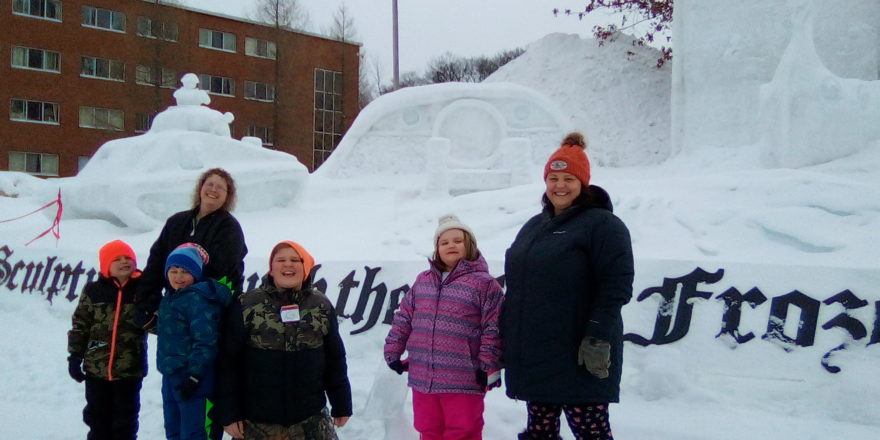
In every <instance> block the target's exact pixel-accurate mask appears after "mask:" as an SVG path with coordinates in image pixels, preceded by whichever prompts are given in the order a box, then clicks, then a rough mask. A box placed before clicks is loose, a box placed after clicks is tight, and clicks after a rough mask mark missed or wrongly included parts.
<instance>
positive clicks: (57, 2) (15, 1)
mask: <svg viewBox="0 0 880 440" xmlns="http://www.w3.org/2000/svg"><path fill="white" fill-rule="evenodd" d="M32 1H33V0H12V14H13V15H20V16H22V17H31V18H36V19H40V20H48V21H55V22H58V23H61V20H62V18H63V11H62V9H61V0H37V1H40V2H41V3H42V4H43V11H44V12H47V11H49V8H47V7H46V5H48V4H53V5H54V7H55V12H56V14H57V17H49V16H47V15H35V14H32V13H31V5H33V3H32ZM19 5H27V9H28V11H27V12H25V11H19V10H16V6H19Z"/></svg>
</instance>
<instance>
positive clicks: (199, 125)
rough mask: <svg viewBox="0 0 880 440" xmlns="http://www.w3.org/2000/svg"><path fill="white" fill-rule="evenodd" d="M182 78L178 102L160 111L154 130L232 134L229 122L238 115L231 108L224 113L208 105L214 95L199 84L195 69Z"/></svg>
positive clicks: (177, 94) (154, 131) (154, 122)
mask: <svg viewBox="0 0 880 440" xmlns="http://www.w3.org/2000/svg"><path fill="white" fill-rule="evenodd" d="M180 82H181V83H183V87H181V88H179V89H177V90H175V91H174V99H175V100H176V101H177V106H175V107H168V108H167V109H166V110H165V111H163V112H162V113H159V114H158V115H156V117H155V118H154V119H153V124H152V126H151V127H150V132H153V133H158V132H162V131H173V130H185V131H198V132H203V133H211V134H215V135H217V136H225V137H231V133H230V131H229V124H231V123H232V121H233V120H234V119H235V117H234V116H233V115H232V113H229V112H226V113H220V112H218V111H217V110H214V109H212V108H209V107H204V106H206V105H208V104H210V103H211V97H210V95H208V92H206V91H204V90H201V89H198V88H197V87H196V86H198V85H199V77H197V76H196V75H195V74H194V73H187V74H186V75H183V78H181V79H180Z"/></svg>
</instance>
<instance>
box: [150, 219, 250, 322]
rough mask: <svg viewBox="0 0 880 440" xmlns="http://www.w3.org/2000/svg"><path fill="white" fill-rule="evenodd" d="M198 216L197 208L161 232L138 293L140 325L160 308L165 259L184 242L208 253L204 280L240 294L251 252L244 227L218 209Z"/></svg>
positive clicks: (152, 250) (164, 285)
mask: <svg viewBox="0 0 880 440" xmlns="http://www.w3.org/2000/svg"><path fill="white" fill-rule="evenodd" d="M197 214H198V208H195V209H191V210H189V211H181V212H178V213H176V214H174V215H172V216H171V217H168V220H167V221H165V226H164V227H163V228H162V232H161V233H160V234H159V237H158V238H157V239H156V241H155V242H154V243H153V246H152V247H150V257H149V259H148V260H147V266H146V267H145V268H144V272H143V276H142V277H141V282H140V287H139V288H138V292H137V298H138V311H137V314H136V322H138V324H139V325H143V323H144V322H145V321H147V320H149V316H150V315H152V313H154V312H155V311H156V310H157V309H158V308H159V301H160V300H161V299H162V291H163V290H164V289H165V288H166V287H168V281H167V280H166V279H165V260H166V259H167V258H168V254H170V253H171V251H173V250H174V249H175V248H176V247H177V246H180V245H181V244H183V243H187V242H191V243H196V244H198V245H200V246H202V247H203V248H204V249H205V250H206V251H207V252H208V257H209V259H208V264H206V265H205V267H204V269H203V272H202V275H203V276H204V277H205V278H213V279H215V280H217V281H221V282H223V284H227V285H228V286H229V288H230V290H232V292H233V295H238V294H240V293H241V288H242V283H243V279H244V257H245V255H247V252H248V250H247V245H246V244H245V241H244V232H242V229H241V225H240V224H239V223H238V220H236V219H235V217H234V216H233V215H232V214H230V213H229V212H227V211H225V210H223V209H218V210H217V211H214V212H212V213H210V214H208V215H206V216H204V217H202V218H201V219H200V220H198V221H196V215H197ZM224 278H225V280H224ZM141 321H144V322H141Z"/></svg>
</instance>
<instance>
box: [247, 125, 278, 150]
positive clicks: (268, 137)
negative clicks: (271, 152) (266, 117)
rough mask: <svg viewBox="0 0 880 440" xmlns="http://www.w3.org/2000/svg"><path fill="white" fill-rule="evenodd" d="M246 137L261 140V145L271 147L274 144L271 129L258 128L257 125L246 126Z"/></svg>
mask: <svg viewBox="0 0 880 440" xmlns="http://www.w3.org/2000/svg"><path fill="white" fill-rule="evenodd" d="M247 135H248V136H255V137H258V138H260V139H262V140H263V145H266V146H271V145H273V144H274V143H275V141H274V139H275V137H274V135H273V131H272V127H260V126H257V125H248V126H247Z"/></svg>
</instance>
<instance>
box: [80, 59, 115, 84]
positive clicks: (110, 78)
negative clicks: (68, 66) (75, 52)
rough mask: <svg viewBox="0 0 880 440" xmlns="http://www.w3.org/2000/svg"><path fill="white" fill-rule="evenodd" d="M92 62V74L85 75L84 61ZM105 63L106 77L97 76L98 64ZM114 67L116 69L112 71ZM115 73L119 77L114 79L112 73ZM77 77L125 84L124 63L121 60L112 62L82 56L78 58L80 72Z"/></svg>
mask: <svg viewBox="0 0 880 440" xmlns="http://www.w3.org/2000/svg"><path fill="white" fill-rule="evenodd" d="M87 59H89V60H93V62H94V73H86V72H85V70H86V60H87ZM101 62H106V63H107V66H106V72H107V76H101V75H99V73H100V70H101V66H100V65H99V63H101ZM114 65H115V66H116V68H115V69H114ZM114 71H116V72H117V73H119V74H120V75H119V77H118V78H117V77H114V76H113V72H114ZM79 76H81V77H83V78H92V79H102V80H105V81H116V82H125V62H124V61H122V60H113V59H109V58H99V57H90V56H87V55H83V56H82V57H81V58H80V71H79Z"/></svg>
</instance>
